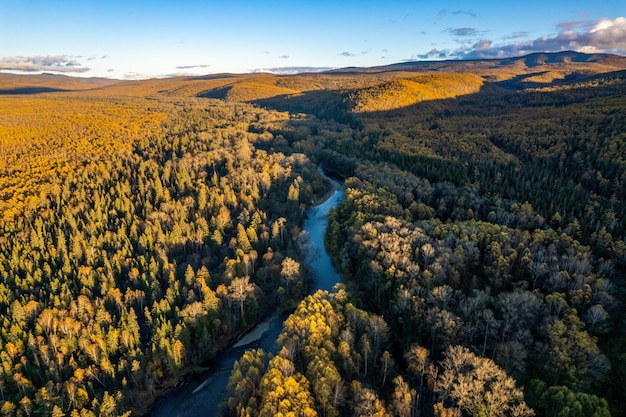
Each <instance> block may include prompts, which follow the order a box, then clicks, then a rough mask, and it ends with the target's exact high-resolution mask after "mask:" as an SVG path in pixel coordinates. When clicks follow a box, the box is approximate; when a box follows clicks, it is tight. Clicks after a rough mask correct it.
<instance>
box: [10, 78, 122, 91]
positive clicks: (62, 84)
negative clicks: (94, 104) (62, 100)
mask: <svg viewBox="0 0 626 417" xmlns="http://www.w3.org/2000/svg"><path fill="white" fill-rule="evenodd" d="M117 83H119V80H111V79H108V78H79V77H68V76H66V75H57V74H37V75H22V74H7V73H0V94H37V93H47V92H59V91H84V90H91V89H94V88H99V87H104V86H109V85H113V84H117Z"/></svg>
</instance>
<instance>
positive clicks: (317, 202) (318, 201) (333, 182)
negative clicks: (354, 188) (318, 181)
mask: <svg viewBox="0 0 626 417" xmlns="http://www.w3.org/2000/svg"><path fill="white" fill-rule="evenodd" d="M327 179H328V181H329V182H330V188H329V189H328V191H326V192H325V193H324V194H322V195H320V196H319V197H316V198H315V200H313V205H312V207H317V206H319V205H322V204H324V203H325V202H326V200H328V199H329V198H331V197H332V196H333V195H334V194H335V191H339V190H341V184H340V183H339V182H338V181H336V180H334V179H332V178H329V177H327Z"/></svg>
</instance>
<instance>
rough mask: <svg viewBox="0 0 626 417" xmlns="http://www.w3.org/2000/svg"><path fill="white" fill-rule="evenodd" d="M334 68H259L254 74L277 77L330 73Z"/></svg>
mask: <svg viewBox="0 0 626 417" xmlns="http://www.w3.org/2000/svg"><path fill="white" fill-rule="evenodd" d="M332 69H333V68H330V67H275V68H257V69H254V70H252V72H255V73H257V72H268V73H271V74H277V75H293V74H300V73H303V72H324V71H330V70H332Z"/></svg>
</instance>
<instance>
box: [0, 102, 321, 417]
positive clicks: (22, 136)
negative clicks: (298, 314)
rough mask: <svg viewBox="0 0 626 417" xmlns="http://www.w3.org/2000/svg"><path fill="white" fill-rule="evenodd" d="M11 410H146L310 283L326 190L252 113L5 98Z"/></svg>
mask: <svg viewBox="0 0 626 417" xmlns="http://www.w3.org/2000/svg"><path fill="white" fill-rule="evenodd" d="M2 106H3V107H4V108H5V109H10V110H7V111H3V112H2V118H3V123H2V131H3V136H2V141H3V147H2V149H3V152H2V180H3V186H2V194H3V200H4V201H3V206H2V208H1V210H2V214H3V216H2V220H0V230H1V231H2V233H1V235H0V275H1V277H2V281H1V282H0V312H1V315H2V317H3V321H2V325H1V330H0V340H1V342H0V344H1V346H2V350H1V351H0V360H1V361H2V367H1V371H0V373H1V374H0V389H1V405H0V408H1V410H2V413H3V414H4V415H55V416H60V415H79V414H80V415H94V414H95V415H111V416H118V415H122V414H126V413H127V412H130V411H133V412H134V413H135V414H139V415H140V414H143V413H145V412H146V411H147V407H149V406H150V405H151V403H152V401H153V400H154V398H155V397H156V396H157V395H159V394H161V393H163V392H165V391H166V390H167V389H168V388H169V387H171V386H173V385H174V384H176V383H178V382H179V380H180V377H181V376H183V375H184V374H185V373H188V372H190V371H193V370H194V369H195V368H198V367H200V366H201V365H202V364H203V363H204V361H205V360H206V359H207V358H209V357H211V356H212V355H214V354H215V353H216V352H217V351H218V350H219V349H220V348H221V347H222V346H224V344H225V343H226V342H228V341H229V340H230V339H232V338H233V337H234V336H235V335H237V334H238V333H239V332H240V331H241V330H242V329H245V328H247V327H248V326H250V325H251V324H253V323H255V322H257V321H258V320H260V319H261V318H262V317H264V316H265V315H267V314H268V313H270V312H272V311H273V308H276V307H278V308H280V306H281V305H290V304H292V303H293V301H292V300H298V299H300V298H301V297H302V294H305V293H306V291H307V288H308V287H307V282H306V280H305V272H306V269H305V267H304V265H303V266H302V267H300V263H299V262H298V260H299V256H300V255H299V252H298V251H297V239H298V238H299V229H298V227H297V226H298V224H299V223H300V220H301V218H302V217H301V216H302V215H303V214H304V205H303V204H302V203H301V201H306V202H308V201H310V200H311V199H312V198H313V197H314V195H315V194H316V193H320V192H323V191H324V189H325V185H324V183H323V181H322V180H321V177H319V173H318V172H317V170H316V167H315V166H314V165H312V164H311V163H310V162H309V159H308V158H307V157H306V156H305V155H303V154H298V153H290V154H289V155H285V154H283V153H281V152H275V151H274V150H273V149H271V147H270V146H269V145H268V144H267V139H268V135H267V133H265V134H264V133H252V132H250V130H251V129H250V126H251V124H253V123H254V125H255V126H256V128H257V129H260V128H262V127H263V126H267V125H273V124H277V125H282V124H283V123H285V122H286V121H288V119H289V115H287V114H279V113H276V112H271V113H270V112H267V111H264V110H261V109H258V108H253V107H252V106H250V105H243V104H238V105H226V104H224V103H220V102H214V101H209V100H206V99H205V100H195V99H189V100H186V101H185V102H184V103H180V102H167V101H160V102H158V103H155V102H151V101H136V100H134V99H96V98H81V99H74V98H68V97H61V96H53V97H52V96H46V97H36V98H35V97H30V96H29V97H18V96H11V97H5V98H3V99H2Z"/></svg>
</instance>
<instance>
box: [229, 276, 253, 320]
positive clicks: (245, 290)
mask: <svg viewBox="0 0 626 417" xmlns="http://www.w3.org/2000/svg"><path fill="white" fill-rule="evenodd" d="M252 292H254V284H251V283H250V277H249V276H245V277H240V278H235V279H233V282H232V283H231V284H230V285H229V286H228V296H229V298H230V299H231V300H233V301H235V302H237V303H238V304H239V317H240V319H241V320H244V311H245V310H244V307H245V304H246V300H247V299H248V297H249V296H250V294H252Z"/></svg>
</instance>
